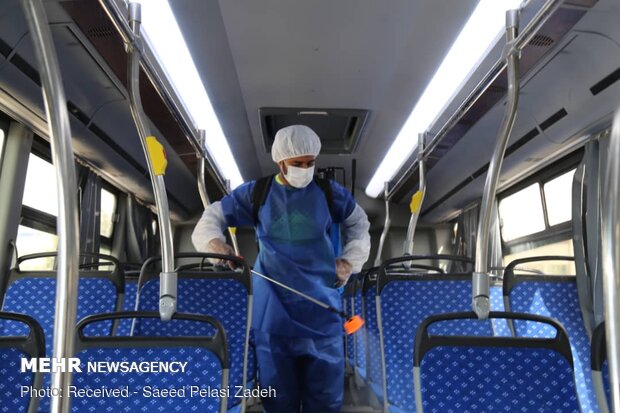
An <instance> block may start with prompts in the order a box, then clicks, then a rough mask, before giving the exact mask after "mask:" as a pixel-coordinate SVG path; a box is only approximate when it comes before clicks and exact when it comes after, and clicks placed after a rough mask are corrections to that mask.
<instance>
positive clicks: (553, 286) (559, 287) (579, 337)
mask: <svg viewBox="0 0 620 413" xmlns="http://www.w3.org/2000/svg"><path fill="white" fill-rule="evenodd" d="M559 260H565V261H572V260H573V258H572V257H561V256H547V257H530V258H523V259H518V260H515V261H513V262H511V263H510V264H508V266H507V267H506V269H505V270H504V284H503V295H504V302H505V307H506V311H514V312H519V313H530V314H537V315H541V316H545V317H551V318H553V319H556V320H557V321H559V323H560V324H561V325H562V326H563V327H564V328H565V329H566V332H567V333H568V338H569V340H570V345H571V349H572V352H573V360H574V365H575V380H576V382H577V392H578V394H579V402H580V404H581V408H582V410H583V411H584V412H597V411H598V403H597V401H596V394H595V391H594V385H593V383H592V363H591V360H590V353H591V348H590V337H589V336H588V332H587V330H586V327H585V323H584V321H583V316H582V314H581V307H580V305H579V296H578V293H577V283H576V277H575V276H574V275H562V276H559V275H534V274H515V268H516V267H517V266H518V265H521V264H525V263H529V262H538V261H559ZM509 326H510V328H511V329H512V331H513V334H514V335H515V336H519V337H549V336H552V335H553V333H554V332H553V329H552V328H551V327H550V326H548V325H542V324H539V323H531V322H528V321H519V320H516V321H514V322H512V321H510V320H509ZM541 326H542V327H541Z"/></svg>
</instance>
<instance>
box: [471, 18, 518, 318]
mask: <svg viewBox="0 0 620 413" xmlns="http://www.w3.org/2000/svg"><path fill="white" fill-rule="evenodd" d="M518 26H519V11H518V10H508V11H506V46H507V50H506V63H507V70H508V104H507V105H506V111H505V113H504V118H503V120H502V124H501V127H500V130H499V136H498V139H497V143H496V145H495V150H494V151H493V157H492V158H491V164H490V166H489V172H488V174H487V178H486V182H485V184H484V193H483V196H482V207H481V209H480V219H479V224H478V233H477V235H476V264H475V269H474V273H473V279H472V307H473V310H474V312H475V313H476V314H477V316H478V318H480V319H487V318H488V316H489V311H490V302H489V274H488V271H489V268H488V267H489V262H488V260H489V230H490V227H491V212H492V211H493V202H494V200H495V193H496V191H497V183H498V181H499V173H500V171H501V169H502V161H503V160H504V153H505V152H506V144H507V143H508V138H509V137H510V133H511V132H512V128H513V126H514V123H515V118H516V115H517V106H518V104H519V66H518V65H519V51H518V50H517V49H516V48H515V47H514V40H515V38H516V37H517V30H518Z"/></svg>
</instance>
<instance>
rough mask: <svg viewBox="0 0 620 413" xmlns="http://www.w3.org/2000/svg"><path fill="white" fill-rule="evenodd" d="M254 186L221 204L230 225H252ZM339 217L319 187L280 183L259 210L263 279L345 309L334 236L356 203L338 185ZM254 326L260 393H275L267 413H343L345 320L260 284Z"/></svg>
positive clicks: (256, 282) (334, 190) (335, 206)
mask: <svg viewBox="0 0 620 413" xmlns="http://www.w3.org/2000/svg"><path fill="white" fill-rule="evenodd" d="M253 185H254V182H249V183H246V184H243V185H241V186H240V187H238V188H237V189H236V190H234V191H233V192H232V193H231V194H230V195H229V196H226V197H224V198H223V199H222V201H221V203H222V210H223V213H224V216H225V218H226V222H227V224H228V225H229V226H234V227H239V226H250V225H253V218H252V204H251V194H252V188H253ZM332 193H333V214H334V217H333V218H334V219H333V221H332V216H331V215H330V211H329V208H328V205H327V201H326V199H325V195H324V193H323V191H321V189H320V188H319V187H318V185H317V184H316V183H315V182H311V183H310V184H309V185H308V186H307V187H305V188H302V189H297V188H293V187H288V186H283V185H280V184H278V183H275V182H274V184H273V185H272V186H271V189H270V191H269V194H268V196H267V198H266V200H265V204H264V205H263V206H262V207H261V209H260V211H259V224H258V227H257V228H256V236H257V239H258V244H259V254H258V258H257V260H256V263H255V268H256V269H257V271H259V272H262V273H264V274H266V275H268V276H270V277H272V278H274V279H276V280H278V281H281V282H283V283H285V284H287V285H289V286H291V287H293V288H295V289H297V290H300V291H302V292H304V293H306V294H308V295H310V296H312V297H315V298H317V299H319V300H321V301H324V302H326V303H328V304H330V305H331V306H333V307H335V308H338V309H341V307H342V300H341V297H340V293H339V292H338V290H336V289H335V288H334V284H335V282H336V269H335V260H336V255H335V252H334V246H333V244H332V240H331V236H330V229H331V227H332V224H338V223H341V222H343V221H344V220H345V218H346V217H348V216H349V215H350V214H351V213H352V212H353V209H354V208H355V205H356V204H355V200H354V199H353V197H352V196H351V194H350V193H349V192H348V191H347V190H346V189H344V188H343V187H342V186H340V185H338V184H336V183H333V182H332ZM252 282H253V288H254V306H253V313H254V314H253V320H252V327H253V329H254V333H255V339H256V354H257V359H258V366H259V380H260V383H261V386H263V387H265V386H272V387H273V388H275V389H276V393H277V397H276V398H275V399H266V400H263V403H264V406H265V408H266V411H267V412H268V413H278V412H285V413H290V412H295V411H299V410H300V408H299V405H300V404H301V405H302V406H303V411H304V412H321V413H329V412H338V411H340V407H341V404H342V397H343V391H344V348H343V340H342V334H343V324H342V323H343V320H342V318H341V317H340V316H339V315H338V314H334V313H332V312H329V311H327V310H325V309H323V308H321V307H319V306H317V305H316V304H314V303H312V302H309V301H307V300H305V299H303V298H301V297H299V296H297V295H295V294H293V293H291V292H289V291H286V290H285V289H283V288H281V287H278V286H275V285H273V284H271V283H269V282H268V281H266V280H263V279H262V278H259V277H253V281H252Z"/></svg>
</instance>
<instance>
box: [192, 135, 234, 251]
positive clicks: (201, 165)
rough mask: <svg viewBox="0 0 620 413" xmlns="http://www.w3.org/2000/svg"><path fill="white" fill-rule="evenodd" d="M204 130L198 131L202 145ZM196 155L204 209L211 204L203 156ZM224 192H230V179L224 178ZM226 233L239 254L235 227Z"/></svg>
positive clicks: (199, 189)
mask: <svg viewBox="0 0 620 413" xmlns="http://www.w3.org/2000/svg"><path fill="white" fill-rule="evenodd" d="M206 138H207V137H206V131H204V130H201V131H200V144H201V145H204V144H205V143H206ZM197 156H198V192H199V193H200V199H201V200H202V206H203V207H204V209H207V207H208V206H209V205H210V204H211V202H210V200H209V195H208V194H207V181H206V178H205V158H204V156H202V155H201V154H197ZM224 193H225V194H229V193H230V181H229V180H226V190H225V191H224ZM228 234H229V235H230V240H231V242H232V244H233V249H234V250H235V255H237V256H241V250H240V249H239V242H238V241H237V228H234V227H229V228H228Z"/></svg>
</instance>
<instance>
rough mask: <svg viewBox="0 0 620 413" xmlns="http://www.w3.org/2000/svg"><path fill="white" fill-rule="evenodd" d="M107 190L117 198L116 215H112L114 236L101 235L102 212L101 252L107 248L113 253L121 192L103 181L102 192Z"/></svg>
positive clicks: (100, 215) (100, 214)
mask: <svg viewBox="0 0 620 413" xmlns="http://www.w3.org/2000/svg"><path fill="white" fill-rule="evenodd" d="M104 189H105V190H106V191H108V192H110V193H111V194H112V195H114V196H115V197H116V208H115V210H114V214H113V215H112V234H111V235H110V236H109V237H106V236H105V235H102V234H101V217H102V213H101V210H100V211H99V226H100V229H99V250H100V251H101V247H102V246H105V247H106V248H108V249H109V250H110V251H112V249H113V246H114V235H115V234H116V224H117V223H118V206H119V204H120V202H121V195H122V193H121V191H119V190H118V188H116V187H114V186H112V185H111V184H110V183H108V182H107V181H104V180H102V181H101V189H100V191H101V192H103V190H104ZM101 192H100V194H99V196H100V197H101Z"/></svg>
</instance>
